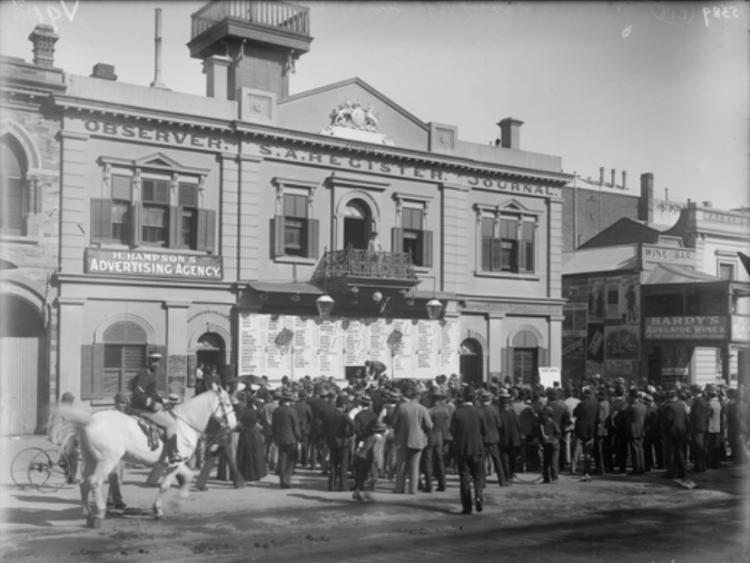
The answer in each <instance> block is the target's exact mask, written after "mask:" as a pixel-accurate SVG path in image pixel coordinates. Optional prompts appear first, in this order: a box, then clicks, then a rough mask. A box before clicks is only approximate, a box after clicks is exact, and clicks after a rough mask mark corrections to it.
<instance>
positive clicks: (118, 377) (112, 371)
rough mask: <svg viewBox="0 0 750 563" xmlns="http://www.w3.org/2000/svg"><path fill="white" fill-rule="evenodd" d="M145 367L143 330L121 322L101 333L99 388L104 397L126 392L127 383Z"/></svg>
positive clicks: (144, 332)
mask: <svg viewBox="0 0 750 563" xmlns="http://www.w3.org/2000/svg"><path fill="white" fill-rule="evenodd" d="M145 365H146V331H145V330H143V328H141V327H140V326H138V325H137V324H136V323H134V322H131V321H122V322H119V323H116V324H113V325H112V326H111V327H109V328H108V329H107V330H105V331H104V369H103V371H102V380H101V382H100V385H101V387H100V389H101V391H102V393H103V394H104V395H105V396H106V395H108V394H111V395H114V394H115V393H117V392H118V391H125V390H127V386H128V381H130V379H131V378H132V377H133V376H135V375H136V374H137V373H138V371H139V370H141V369H143V367H144V366H145Z"/></svg>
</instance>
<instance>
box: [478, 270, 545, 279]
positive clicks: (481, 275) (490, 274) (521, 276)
mask: <svg viewBox="0 0 750 563" xmlns="http://www.w3.org/2000/svg"><path fill="white" fill-rule="evenodd" d="M474 277H477V278H500V279H509V280H523V281H539V280H541V279H542V278H541V276H538V275H536V274H526V273H518V274H516V273H514V272H483V271H481V270H474Z"/></svg>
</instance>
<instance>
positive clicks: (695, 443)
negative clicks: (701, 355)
mask: <svg viewBox="0 0 750 563" xmlns="http://www.w3.org/2000/svg"><path fill="white" fill-rule="evenodd" d="M690 391H691V392H692V394H693V404H692V405H690V433H691V435H692V436H691V437H692V439H691V441H690V452H691V454H692V457H693V463H694V471H695V472H696V473H704V472H705V471H706V467H707V465H706V460H707V456H706V432H708V403H707V402H706V400H705V399H704V398H703V390H702V389H701V387H700V385H693V386H692V387H691V388H690Z"/></svg>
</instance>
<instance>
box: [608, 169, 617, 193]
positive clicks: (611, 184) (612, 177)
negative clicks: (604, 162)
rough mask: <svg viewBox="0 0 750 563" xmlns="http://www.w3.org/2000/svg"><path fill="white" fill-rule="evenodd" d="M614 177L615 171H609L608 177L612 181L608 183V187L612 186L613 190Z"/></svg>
mask: <svg viewBox="0 0 750 563" xmlns="http://www.w3.org/2000/svg"><path fill="white" fill-rule="evenodd" d="M615 175H616V171H615V169H614V168H613V169H612V170H611V171H610V177H611V179H612V180H611V182H610V184H609V185H610V186H612V187H613V188H614V187H615Z"/></svg>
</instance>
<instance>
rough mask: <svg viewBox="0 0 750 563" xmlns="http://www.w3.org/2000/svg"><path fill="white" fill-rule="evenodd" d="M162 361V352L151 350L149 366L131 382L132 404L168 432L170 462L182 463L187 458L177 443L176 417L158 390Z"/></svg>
mask: <svg viewBox="0 0 750 563" xmlns="http://www.w3.org/2000/svg"><path fill="white" fill-rule="evenodd" d="M159 362H161V354H160V353H159V352H156V351H152V352H149V354H148V358H147V367H146V368H145V369H143V370H141V371H140V372H139V373H138V375H136V376H135V377H134V378H133V379H132V380H131V382H130V389H131V391H132V395H131V397H130V404H131V406H132V407H133V409H134V410H137V411H138V414H140V415H142V416H143V417H144V418H147V419H149V420H150V421H151V422H153V423H154V424H157V425H158V426H161V427H162V428H163V429H164V431H165V434H166V437H165V439H164V446H165V449H166V454H167V459H168V460H169V463H171V464H175V463H181V462H183V461H185V460H186V459H187V458H185V457H183V456H182V455H181V454H180V451H179V447H178V445H177V424H176V422H175V419H174V417H173V416H172V415H171V414H169V413H168V412H166V411H165V410H164V404H165V401H164V399H162V398H161V396H159V392H158V391H157V390H156V372H157V369H158V368H159Z"/></svg>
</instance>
